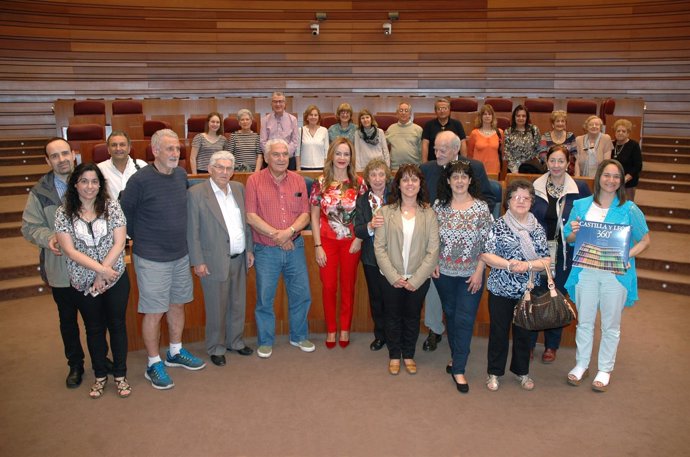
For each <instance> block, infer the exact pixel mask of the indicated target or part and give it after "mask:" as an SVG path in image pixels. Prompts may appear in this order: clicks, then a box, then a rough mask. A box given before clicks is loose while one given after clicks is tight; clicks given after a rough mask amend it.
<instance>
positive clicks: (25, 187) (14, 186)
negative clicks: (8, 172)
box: [0, 181, 36, 196]
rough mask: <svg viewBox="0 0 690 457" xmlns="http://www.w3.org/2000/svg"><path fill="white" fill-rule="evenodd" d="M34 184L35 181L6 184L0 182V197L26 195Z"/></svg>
mask: <svg viewBox="0 0 690 457" xmlns="http://www.w3.org/2000/svg"><path fill="white" fill-rule="evenodd" d="M35 184H36V182H35V181H28V182H26V183H7V182H0V196H2V195H28V194H29V192H30V191H31V188H32V187H33V186H34V185H35Z"/></svg>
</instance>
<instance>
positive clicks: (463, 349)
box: [434, 274, 484, 374]
mask: <svg viewBox="0 0 690 457" xmlns="http://www.w3.org/2000/svg"><path fill="white" fill-rule="evenodd" d="M467 279H468V278H466V277H464V278H463V277H453V276H446V275H444V274H441V275H440V276H439V277H438V278H437V279H434V283H436V289H437V290H438V295H439V296H440V297H441V303H442V304H443V312H444V313H445V314H446V330H447V331H448V344H449V345H450V354H451V356H452V358H453V374H465V366H466V365H467V359H468V357H469V355H470V343H471V342H472V330H473V329H474V320H475V318H476V317H477V309H478V308H479V301H480V300H481V298H482V292H483V290H484V284H483V283H482V287H481V289H479V290H478V291H477V292H475V293H473V294H472V293H470V292H469V291H468V290H467V283H466V282H465V281H467Z"/></svg>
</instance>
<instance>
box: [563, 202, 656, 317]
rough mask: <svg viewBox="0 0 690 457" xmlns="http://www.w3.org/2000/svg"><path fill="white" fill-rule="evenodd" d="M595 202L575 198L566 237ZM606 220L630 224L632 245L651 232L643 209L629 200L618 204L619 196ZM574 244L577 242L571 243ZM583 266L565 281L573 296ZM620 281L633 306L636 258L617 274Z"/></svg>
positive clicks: (613, 222) (565, 230) (566, 226)
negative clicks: (574, 222) (626, 269)
mask: <svg viewBox="0 0 690 457" xmlns="http://www.w3.org/2000/svg"><path fill="white" fill-rule="evenodd" d="M593 204H594V197H587V198H582V199H580V200H575V203H574V204H573V210H572V211H571V212H570V218H569V219H568V222H567V224H566V225H565V227H564V230H563V232H564V233H565V236H566V238H567V237H568V236H569V235H570V234H571V233H573V229H572V227H571V226H570V223H571V222H572V221H574V220H576V219H577V218H578V217H579V218H580V219H581V220H585V216H586V215H587V211H589V208H590V206H592V205H593ZM604 222H606V223H609V224H623V225H630V227H631V229H632V236H631V237H630V247H633V246H634V245H635V243H638V242H639V241H640V240H641V239H642V238H643V237H644V236H645V235H646V234H647V233H649V228H648V227H647V221H646V220H645V217H644V214H643V213H642V210H640V208H639V207H638V206H637V205H636V204H635V203H633V202H631V201H629V200H628V201H627V202H625V203H623V205H621V206H619V205H618V197H615V198H614V199H613V202H612V203H611V207H610V208H609V211H608V213H606V218H605V219H604ZM570 244H572V245H574V244H575V243H570ZM581 271H582V268H581V267H573V269H572V270H571V271H570V276H568V281H566V283H565V288H566V289H567V290H568V294H570V296H571V297H575V286H576V285H577V283H578V282H579V279H580V272H581ZM615 276H616V279H617V280H618V282H620V283H621V284H622V285H623V287H625V288H626V290H627V291H628V296H627V298H626V301H625V306H632V305H634V304H635V302H636V301H637V299H638V296H637V273H636V271H635V259H634V258H630V268H628V271H626V272H625V274H623V275H615Z"/></svg>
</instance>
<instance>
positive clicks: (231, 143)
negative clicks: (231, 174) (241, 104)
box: [227, 108, 264, 171]
mask: <svg viewBox="0 0 690 457" xmlns="http://www.w3.org/2000/svg"><path fill="white" fill-rule="evenodd" d="M237 122H238V123H239V124H240V129H239V130H237V131H236V132H232V135H231V136H230V139H229V140H228V142H227V148H228V149H227V151H228V152H230V153H232V155H234V156H235V170H237V171H261V167H262V166H263V163H264V161H263V154H262V153H261V142H260V140H261V139H260V137H259V134H258V133H256V132H254V131H253V130H252V123H253V122H254V116H253V115H252V112H251V111H249V110H248V109H245V108H242V109H241V110H239V111H238V112H237Z"/></svg>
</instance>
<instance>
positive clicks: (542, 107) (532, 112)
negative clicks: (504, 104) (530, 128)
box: [524, 98, 553, 133]
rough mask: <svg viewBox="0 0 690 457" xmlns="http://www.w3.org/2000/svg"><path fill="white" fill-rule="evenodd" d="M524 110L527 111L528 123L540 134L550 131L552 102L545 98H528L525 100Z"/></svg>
mask: <svg viewBox="0 0 690 457" xmlns="http://www.w3.org/2000/svg"><path fill="white" fill-rule="evenodd" d="M524 105H525V108H527V111H529V117H530V122H531V123H532V124H534V125H536V126H537V127H539V131H540V132H541V133H544V132H548V131H549V130H551V113H552V112H553V100H549V99H547V98H528V99H527V100H525V103H524Z"/></svg>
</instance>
